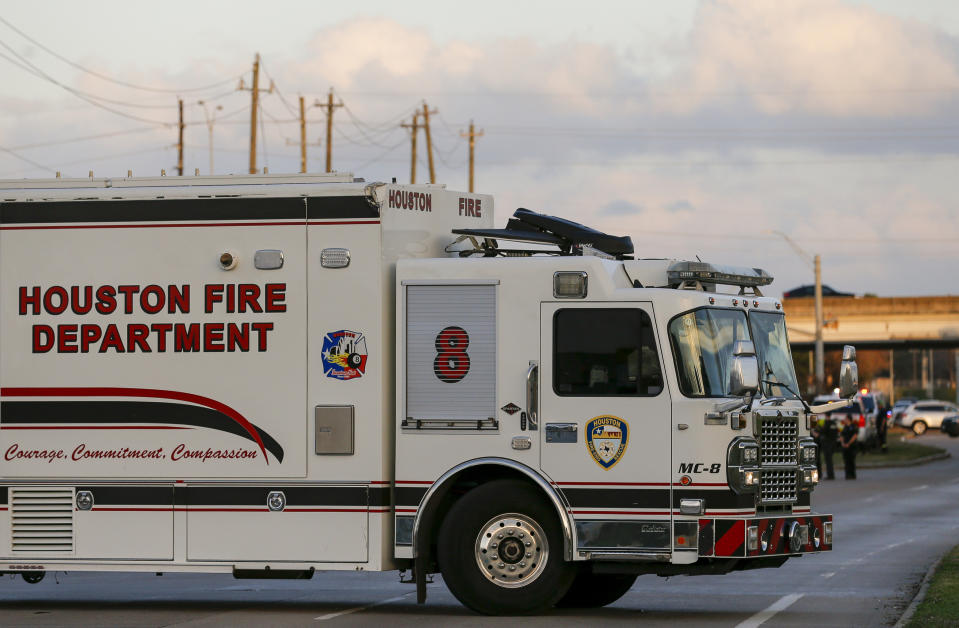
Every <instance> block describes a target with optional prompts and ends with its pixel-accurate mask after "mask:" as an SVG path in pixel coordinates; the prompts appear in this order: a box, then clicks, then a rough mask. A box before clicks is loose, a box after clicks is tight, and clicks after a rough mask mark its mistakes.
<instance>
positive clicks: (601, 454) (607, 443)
mask: <svg viewBox="0 0 959 628" xmlns="http://www.w3.org/2000/svg"><path fill="white" fill-rule="evenodd" d="M628 444H629V425H627V424H626V421H624V420H622V419H621V418H619V417H615V416H612V415H609V414H605V415H603V416H598V417H596V418H593V419H590V420H589V421H587V422H586V448H587V449H589V455H591V456H592V457H593V460H595V461H596V464H598V465H599V466H601V467H603V468H604V469H611V468H612V467H613V465H615V464H616V463H617V462H619V461H620V459H621V458H622V457H623V455H624V454H625V453H626V445H628Z"/></svg>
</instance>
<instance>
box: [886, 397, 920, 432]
mask: <svg viewBox="0 0 959 628" xmlns="http://www.w3.org/2000/svg"><path fill="white" fill-rule="evenodd" d="M917 401H919V400H918V399H915V398H913V397H903V398H902V399H899V400H897V401H896V403H895V405H893V406H892V414H891V415H890V416H891V418H892V423H893V425H899V419H900V418H901V417H902V413H903V412H905V411H906V408H908V407H909V406H911V405H912V404H914V403H916V402H917Z"/></svg>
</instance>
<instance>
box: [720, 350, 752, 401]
mask: <svg viewBox="0 0 959 628" xmlns="http://www.w3.org/2000/svg"><path fill="white" fill-rule="evenodd" d="M728 372H729V386H728V387H727V389H726V393H727V394H728V395H730V396H732V397H744V396H746V395H752V394H754V393H756V391H758V390H759V360H758V359H757V358H756V348H755V347H754V346H753V343H752V342H750V341H749V340H737V341H736V344H734V345H733V355H732V357H730V358H729V368H728Z"/></svg>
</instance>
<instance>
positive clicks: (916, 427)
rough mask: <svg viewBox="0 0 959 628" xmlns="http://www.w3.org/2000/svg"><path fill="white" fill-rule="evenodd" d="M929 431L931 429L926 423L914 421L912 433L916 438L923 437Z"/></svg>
mask: <svg viewBox="0 0 959 628" xmlns="http://www.w3.org/2000/svg"><path fill="white" fill-rule="evenodd" d="M927 429H929V426H928V425H926V422H925V421H914V422H913V424H912V432H913V433H914V434H915V435H916V436H922V435H923V434H925V433H926V430H927Z"/></svg>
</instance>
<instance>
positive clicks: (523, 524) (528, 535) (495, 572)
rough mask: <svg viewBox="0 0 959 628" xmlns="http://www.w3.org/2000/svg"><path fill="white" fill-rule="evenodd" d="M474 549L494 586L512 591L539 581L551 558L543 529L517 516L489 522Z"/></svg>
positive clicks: (478, 537)
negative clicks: (537, 579)
mask: <svg viewBox="0 0 959 628" xmlns="http://www.w3.org/2000/svg"><path fill="white" fill-rule="evenodd" d="M474 549H475V554H476V564H477V566H478V567H479V569H480V571H482V572H483V573H484V574H486V577H487V578H489V579H490V580H491V581H492V582H493V583H494V584H496V585H498V586H501V587H504V588H508V589H513V588H517V587H522V586H526V585H527V584H529V583H530V582H532V581H534V580H536V578H538V577H539V576H540V574H542V573H543V569H544V568H545V567H546V561H547V559H548V558H549V543H548V542H547V541H546V533H545V532H544V531H543V528H542V526H540V525H539V524H538V523H537V522H536V521H535V520H534V519H531V518H530V517H528V516H526V515H520V514H516V513H506V514H503V515H497V516H496V517H493V518H492V519H490V520H489V521H488V522H486V524H485V525H484V526H483V527H482V528H480V532H479V534H478V535H477V537H476V544H475V546H474Z"/></svg>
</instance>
